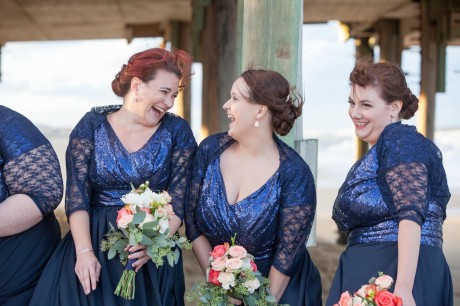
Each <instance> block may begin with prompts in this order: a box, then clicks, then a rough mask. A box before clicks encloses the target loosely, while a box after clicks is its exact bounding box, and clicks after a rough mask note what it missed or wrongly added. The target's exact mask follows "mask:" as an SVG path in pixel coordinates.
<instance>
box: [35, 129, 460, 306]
mask: <svg viewBox="0 0 460 306" xmlns="http://www.w3.org/2000/svg"><path fill="white" fill-rule="evenodd" d="M42 131H43V132H44V133H45V134H46V136H47V137H48V139H49V140H50V141H51V143H52V145H53V147H54V148H55V150H56V153H57V155H58V157H59V160H60V162H61V167H62V172H63V175H64V179H65V149H66V146H67V142H68V134H69V132H70V131H69V130H60V131H59V133H58V134H56V132H53V133H51V132H50V131H47V130H42ZM320 153H321V151H320ZM321 171H322V168H321V163H320V164H319V168H318V173H319V175H320V174H321ZM324 172H325V173H327V175H328V176H329V175H331V176H334V175H337V174H334V173H329V172H328V171H327V169H326V170H325V171H324ZM341 175H342V174H341ZM319 178H320V179H319V181H318V184H317V198H318V208H317V220H316V246H312V247H309V248H308V250H309V252H310V255H311V257H312V260H313V261H314V263H315V264H316V266H317V267H318V269H319V271H320V273H321V279H322V282H323V300H325V299H326V296H327V294H328V291H329V287H330V284H331V280H332V277H333V275H334V273H335V269H336V267H337V263H338V259H339V256H340V253H341V252H342V251H343V250H344V248H345V246H344V245H338V244H337V243H336V240H337V237H338V234H337V228H336V225H335V223H334V222H333V220H332V219H331V211H332V204H333V202H334V199H335V196H336V195H337V190H338V187H339V186H337V187H336V188H335V187H331V186H330V184H324V185H327V186H324V185H323V184H322V183H321V182H324V176H323V177H321V175H320V176H319ZM451 192H452V198H451V200H450V202H449V205H448V210H447V219H446V220H445V222H444V227H443V228H444V247H443V248H444V254H445V256H446V259H447V262H448V263H449V266H450V269H451V274H452V279H453V284H454V293H455V297H454V305H455V306H460V239H459V234H458V233H459V229H460V190H459V189H458V188H451ZM56 215H57V216H58V219H59V221H60V224H61V228H62V231H63V233H65V232H67V231H68V223H67V219H66V217H65V213H64V205H63V203H61V205H60V206H59V207H58V209H57V210H56ZM181 230H183V228H182V229H181ZM183 254H184V272H185V281H186V289H190V288H191V287H192V286H193V285H194V284H196V283H198V282H201V281H202V280H203V277H204V276H203V274H202V272H201V270H200V268H199V266H198V264H197V263H196V260H195V258H194V256H193V253H192V252H191V251H187V252H184V253H183ZM188 305H192V304H188ZM436 306H442V305H436Z"/></svg>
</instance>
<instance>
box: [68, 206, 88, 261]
mask: <svg viewBox="0 0 460 306" xmlns="http://www.w3.org/2000/svg"><path fill="white" fill-rule="evenodd" d="M69 223H70V231H71V232H72V237H73V240H74V243H75V252H76V253H77V254H78V253H79V252H81V251H83V250H88V249H91V250H92V249H93V245H92V243H91V235H90V231H89V228H90V227H89V215H88V212H87V211H84V210H79V211H76V212H74V213H72V214H71V215H70V217H69Z"/></svg>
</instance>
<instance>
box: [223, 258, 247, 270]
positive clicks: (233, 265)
mask: <svg viewBox="0 0 460 306" xmlns="http://www.w3.org/2000/svg"><path fill="white" fill-rule="evenodd" d="M225 266H226V267H227V272H236V271H237V270H238V269H241V268H242V267H243V262H242V261H241V259H239V258H230V259H228V260H227V262H226V263H225Z"/></svg>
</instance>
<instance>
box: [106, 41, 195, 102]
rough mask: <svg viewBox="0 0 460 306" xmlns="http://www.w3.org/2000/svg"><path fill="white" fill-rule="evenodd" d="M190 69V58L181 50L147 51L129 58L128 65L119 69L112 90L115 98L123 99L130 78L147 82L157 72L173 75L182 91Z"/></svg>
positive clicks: (153, 49)
mask: <svg viewBox="0 0 460 306" xmlns="http://www.w3.org/2000/svg"><path fill="white" fill-rule="evenodd" d="M191 67H192V57H191V56H190V55H189V54H188V53H187V52H185V51H183V50H179V49H173V50H172V51H168V50H165V49H161V48H152V49H147V50H145V51H142V52H139V53H136V54H134V55H133V56H131V57H130V59H129V60H128V63H127V64H125V65H123V66H122V67H121V70H120V71H119V72H118V73H117V74H116V76H115V79H114V80H113V81H112V90H113V92H114V93H115V94H116V95H117V96H119V97H124V96H125V95H126V94H127V93H128V91H129V88H130V86H131V80H132V78H134V77H137V78H139V79H140V80H142V81H143V82H148V81H150V80H153V79H154V78H155V76H156V74H157V72H158V70H165V71H167V72H171V73H174V74H175V75H176V76H177V77H178V78H179V80H180V82H179V89H182V88H184V87H186V86H187V85H188V82H189V80H190V77H191Z"/></svg>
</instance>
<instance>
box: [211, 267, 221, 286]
mask: <svg viewBox="0 0 460 306" xmlns="http://www.w3.org/2000/svg"><path fill="white" fill-rule="evenodd" d="M219 274H220V272H219V271H216V270H213V269H211V270H209V274H208V283H211V284H214V285H216V286H220V285H222V284H221V283H220V282H219V280H218V278H219Z"/></svg>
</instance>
